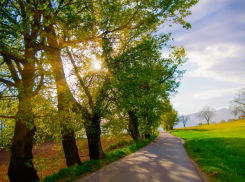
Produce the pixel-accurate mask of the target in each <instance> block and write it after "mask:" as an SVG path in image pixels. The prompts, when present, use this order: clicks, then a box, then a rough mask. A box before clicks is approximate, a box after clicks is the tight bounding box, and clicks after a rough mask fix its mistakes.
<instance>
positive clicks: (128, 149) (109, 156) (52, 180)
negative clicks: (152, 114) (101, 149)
mask: <svg viewBox="0 0 245 182" xmlns="http://www.w3.org/2000/svg"><path fill="white" fill-rule="evenodd" d="M157 136H158V132H157V133H155V134H154V135H153V136H152V137H150V138H148V139H140V140H139V141H137V142H132V141H119V142H118V143H116V144H113V145H111V146H109V147H108V148H107V149H106V150H105V151H111V150H113V149H115V148H120V149H116V150H113V151H111V152H108V153H106V158H105V159H102V160H89V161H87V162H84V163H83V164H82V165H77V166H72V167H68V168H63V169H61V170H60V171H59V172H58V173H55V174H53V175H51V176H47V177H45V178H44V179H43V180H42V181H44V182H56V181H62V182H63V181H66V182H72V181H74V180H76V179H78V178H79V177H80V176H81V175H82V174H85V173H87V172H93V171H96V170H98V169H100V168H101V167H103V166H105V165H107V164H109V163H111V162H114V161H116V160H118V159H120V158H122V157H125V156H127V155H129V154H131V153H133V152H135V151H137V150H139V149H140V148H142V147H144V146H146V145H147V144H149V143H150V142H151V141H152V140H153V139H154V138H156V137H157ZM122 146H124V148H121V147H122Z"/></svg>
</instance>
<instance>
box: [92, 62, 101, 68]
mask: <svg viewBox="0 0 245 182" xmlns="http://www.w3.org/2000/svg"><path fill="white" fill-rule="evenodd" d="M93 65H94V69H96V70H99V69H100V68H101V64H100V63H99V62H94V63H93Z"/></svg>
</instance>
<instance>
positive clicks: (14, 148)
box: [8, 99, 39, 182]
mask: <svg viewBox="0 0 245 182" xmlns="http://www.w3.org/2000/svg"><path fill="white" fill-rule="evenodd" d="M19 100H20V101H19V108H18V113H17V115H16V117H17V118H16V124H15V132H14V137H13V139H12V145H11V147H10V152H11V156H10V165H9V170H8V176H9V179H10V181H11V182H33V181H38V180H39V177H38V175H37V171H36V170H35V168H34V166H33V163H32V159H33V155H32V147H33V137H34V135H35V131H36V127H35V125H34V118H33V113H32V111H31V108H28V106H29V105H31V104H30V103H28V101H24V100H22V99H19ZM23 108H24V109H23ZM25 122H28V123H30V124H31V125H32V126H34V127H33V128H28V127H27V125H26V123H25Z"/></svg>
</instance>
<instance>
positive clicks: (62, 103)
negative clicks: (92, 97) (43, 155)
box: [46, 26, 81, 166]
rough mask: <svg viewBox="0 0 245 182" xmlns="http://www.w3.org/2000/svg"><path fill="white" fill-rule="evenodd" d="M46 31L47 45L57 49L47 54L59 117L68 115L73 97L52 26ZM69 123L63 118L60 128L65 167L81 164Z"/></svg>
mask: <svg viewBox="0 0 245 182" xmlns="http://www.w3.org/2000/svg"><path fill="white" fill-rule="evenodd" d="M46 31H47V32H48V33H49V34H50V36H52V37H48V43H49V46H50V47H53V48H57V49H54V50H53V51H49V54H50V55H51V56H52V58H51V66H52V69H53V73H54V77H55V82H56V87H57V93H58V96H57V99H58V112H59V114H60V115H61V116H63V115H65V113H68V111H69V109H71V108H69V103H70V102H71V101H70V100H71V99H73V95H72V93H71V92H70V89H69V86H68V84H67V82H66V78H65V73H64V68H63V64H62V59H61V50H60V49H58V47H59V45H58V40H57V37H56V33H55V30H54V28H53V27H52V26H50V27H46ZM66 123H69V121H68V118H64V119H63V120H62V121H61V127H62V137H63V141H62V145H63V150H64V153H65V158H66V164H67V166H73V165H75V164H81V160H80V157H79V155H78V148H77V145H76V139H75V135H74V130H73V129H72V128H68V127H67V124H66Z"/></svg>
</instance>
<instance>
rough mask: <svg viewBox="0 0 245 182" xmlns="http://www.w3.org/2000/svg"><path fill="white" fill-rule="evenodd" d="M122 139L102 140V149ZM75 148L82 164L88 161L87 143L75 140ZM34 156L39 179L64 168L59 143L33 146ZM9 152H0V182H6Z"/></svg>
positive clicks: (63, 159) (64, 164)
mask: <svg viewBox="0 0 245 182" xmlns="http://www.w3.org/2000/svg"><path fill="white" fill-rule="evenodd" d="M123 138H124V139H126V140H130V137H129V136H123ZM123 138H122V137H111V138H102V139H101V142H102V148H103V149H105V148H107V147H108V146H109V145H111V144H114V143H117V142H118V141H119V140H121V139H123ZM76 142H77V147H78V153H79V156H80V159H81V161H82V162H84V161H87V160H89V159H90V158H89V150H88V143H87V140H86V139H81V140H77V141H76ZM32 153H33V156H34V160H33V163H34V167H35V169H36V170H37V172H38V176H39V178H40V179H43V178H44V177H45V176H48V175H51V174H53V173H55V172H58V171H59V170H60V169H61V168H65V167H66V162H65V157H64V154H63V151H62V147H61V142H60V143H55V142H53V141H48V142H44V143H42V144H41V145H39V146H38V147H37V146H34V147H33V149H32ZM8 166H9V152H8V151H6V150H1V151H0V182H6V181H9V180H8V177H7V176H8V175H7V173H8Z"/></svg>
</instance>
